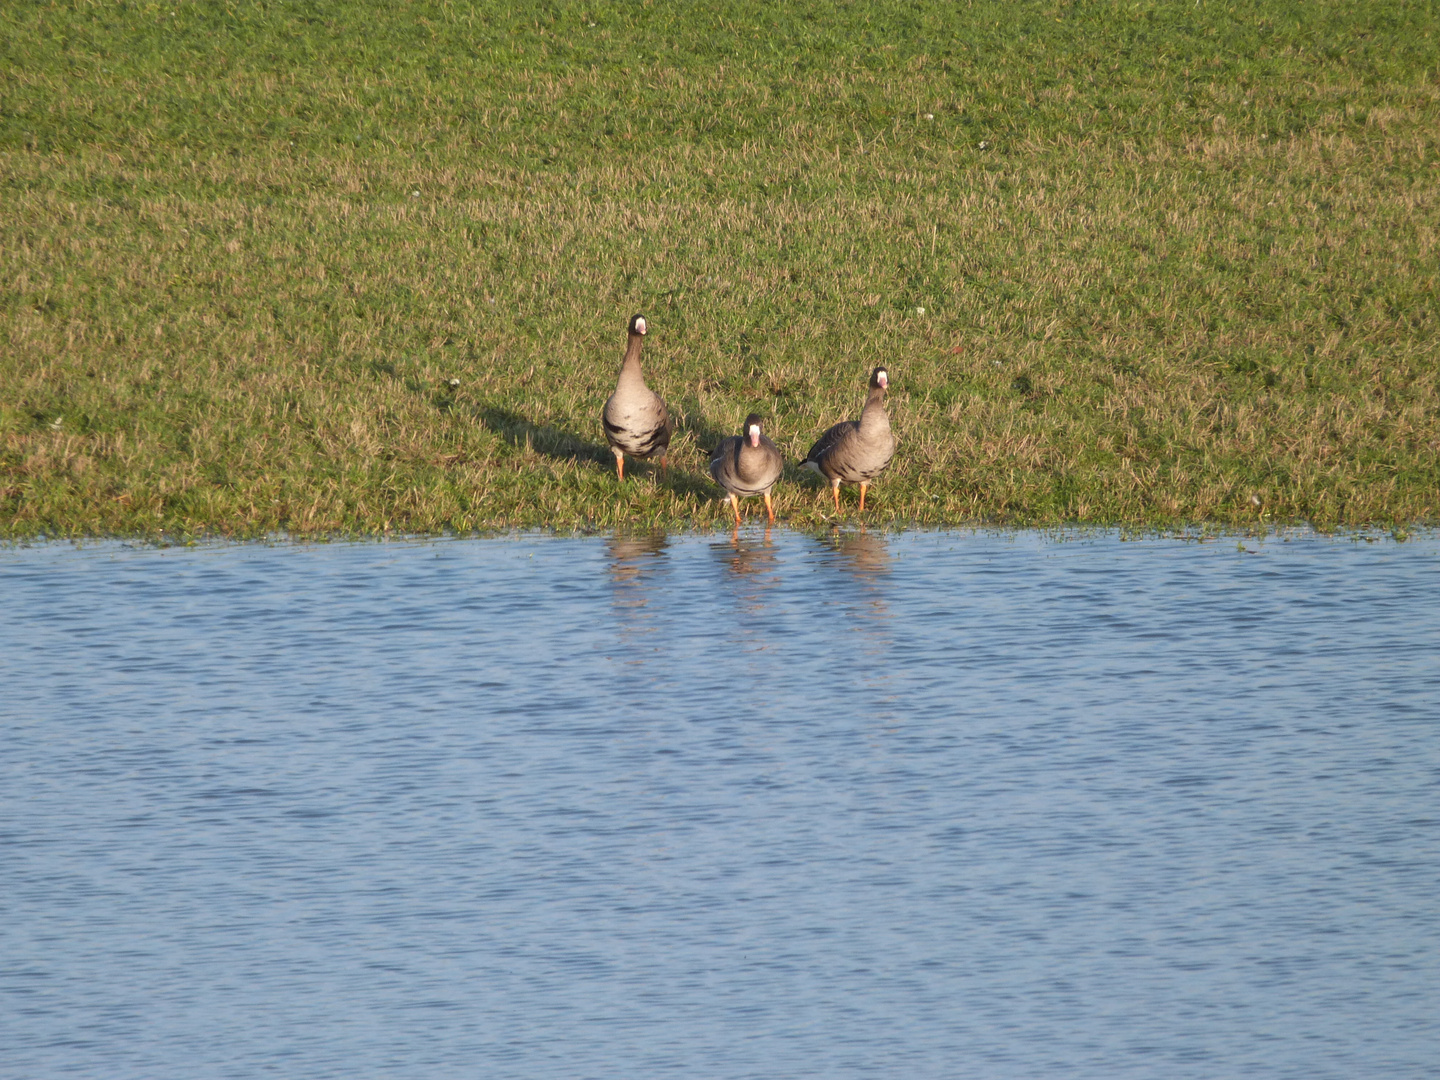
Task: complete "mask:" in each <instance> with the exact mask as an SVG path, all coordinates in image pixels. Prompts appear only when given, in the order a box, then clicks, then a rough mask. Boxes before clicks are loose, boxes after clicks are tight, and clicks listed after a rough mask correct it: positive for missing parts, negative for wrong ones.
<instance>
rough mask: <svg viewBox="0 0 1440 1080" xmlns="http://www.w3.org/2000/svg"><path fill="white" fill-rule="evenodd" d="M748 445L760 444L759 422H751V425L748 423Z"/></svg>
mask: <svg viewBox="0 0 1440 1080" xmlns="http://www.w3.org/2000/svg"><path fill="white" fill-rule="evenodd" d="M750 445H751V446H759V445H760V425H759V424H751V425H750Z"/></svg>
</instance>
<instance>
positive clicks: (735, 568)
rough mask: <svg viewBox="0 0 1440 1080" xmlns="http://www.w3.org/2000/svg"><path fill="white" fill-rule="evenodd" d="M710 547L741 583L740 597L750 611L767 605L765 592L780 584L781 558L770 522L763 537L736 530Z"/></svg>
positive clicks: (734, 582)
mask: <svg viewBox="0 0 1440 1080" xmlns="http://www.w3.org/2000/svg"><path fill="white" fill-rule="evenodd" d="M710 550H711V551H712V552H713V553H714V555H715V557H716V558H717V559H718V560H719V561H720V563H721V565H723V566H724V567H725V570H726V571H727V573H726V578H727V580H728V581H729V582H730V583H731V585H734V586H739V588H737V589H736V593H735V595H736V599H738V600H740V601H741V602H742V603H743V604H744V605H745V606H746V609H747V610H749V611H758V610H759V609H760V608H761V607H762V606H763V605H764V602H765V594H766V593H768V592H769V591H770V590H772V589H774V588H775V587H776V586H777V585H779V584H780V574H779V573H777V571H778V570H779V566H780V559H779V555H778V553H777V551H776V548H775V544H774V543H773V541H771V539H770V526H768V525H767V526H765V533H764V535H763V537H761V536H755V535H754V534H750V535H742V534H741V533H740V530H739V529H736V530H735V531H733V532H732V533H731V534H730V538H729V539H728V540H721V541H717V542H714V543H712V544H711V545H710Z"/></svg>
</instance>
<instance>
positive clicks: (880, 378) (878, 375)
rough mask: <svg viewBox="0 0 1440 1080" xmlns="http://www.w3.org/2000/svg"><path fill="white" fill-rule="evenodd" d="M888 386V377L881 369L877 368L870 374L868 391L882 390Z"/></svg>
mask: <svg viewBox="0 0 1440 1080" xmlns="http://www.w3.org/2000/svg"><path fill="white" fill-rule="evenodd" d="M889 385H890V376H889V375H888V374H886V372H885V369H884V368H883V367H877V368H876V369H875V370H874V371H872V372H871V373H870V389H871V390H874V389H877V388H878V389H880V390H884V389H885V388H886V387H887V386H889Z"/></svg>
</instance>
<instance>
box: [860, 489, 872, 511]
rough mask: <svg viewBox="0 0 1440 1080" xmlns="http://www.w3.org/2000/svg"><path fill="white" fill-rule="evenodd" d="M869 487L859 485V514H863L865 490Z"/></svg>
mask: <svg viewBox="0 0 1440 1080" xmlns="http://www.w3.org/2000/svg"><path fill="white" fill-rule="evenodd" d="M869 486H870V485H869V484H861V485H860V513H862V514H863V513H864V512H865V489H866V488H868V487H869Z"/></svg>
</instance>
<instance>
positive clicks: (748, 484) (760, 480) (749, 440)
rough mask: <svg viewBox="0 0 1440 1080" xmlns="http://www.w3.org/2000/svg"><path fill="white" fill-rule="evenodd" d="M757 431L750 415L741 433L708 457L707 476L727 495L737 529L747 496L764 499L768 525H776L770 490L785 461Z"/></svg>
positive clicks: (755, 416)
mask: <svg viewBox="0 0 1440 1080" xmlns="http://www.w3.org/2000/svg"><path fill="white" fill-rule="evenodd" d="M760 428H761V420H760V417H759V415H758V414H756V413H751V414H750V415H749V416H747V417H746V418H745V432H744V434H742V435H731V436H730V437H729V438H728V439H725V440H724V441H723V442H721V444H720V445H719V446H717V447H716V448H715V452H714V453H713V454H711V455H710V475H711V476H713V477H714V478H715V482H716V483H717V484H719V485H720V486H721V487H722V488H724V489H725V491H726V492H727V493H728V494H729V496H730V509H732V510H734V511H735V524H736V525H737V526H738V525H739V524H740V500H741V499H743V498H746V497H748V496H750V495H763V496H765V512H766V513H768V514H769V515H770V523H771V524H772V525H773V524H774V523H775V505H774V504H773V503H772V502H771V501H770V489H771V488H772V487H774V486H775V481H776V480H779V479H780V470H781V469H782V468H784V466H785V459H784V458H782V457H781V456H780V451H779V450H777V449H776V448H775V444H774V443H773V442H771V441H770V440H769V439H767V438H766V437H765V436H764V435H763V434H762V433H761V431H760Z"/></svg>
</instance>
